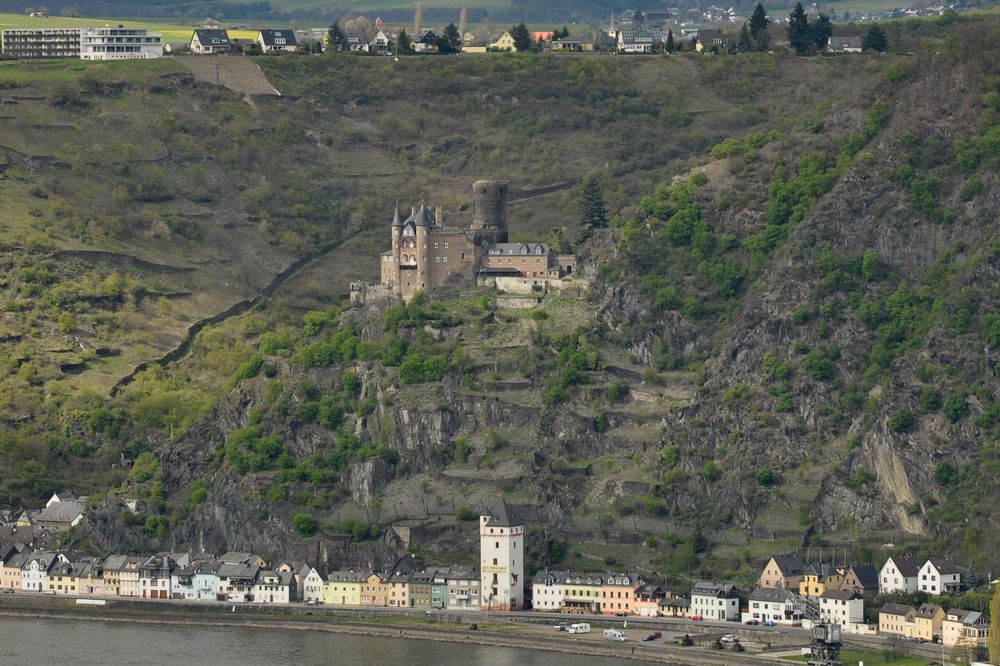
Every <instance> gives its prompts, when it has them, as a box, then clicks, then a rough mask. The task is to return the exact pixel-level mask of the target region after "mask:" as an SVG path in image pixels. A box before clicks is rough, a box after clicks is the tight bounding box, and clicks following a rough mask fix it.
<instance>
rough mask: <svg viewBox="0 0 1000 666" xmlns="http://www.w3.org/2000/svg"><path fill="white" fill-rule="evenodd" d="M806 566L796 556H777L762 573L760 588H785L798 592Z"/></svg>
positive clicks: (766, 565)
mask: <svg viewBox="0 0 1000 666" xmlns="http://www.w3.org/2000/svg"><path fill="white" fill-rule="evenodd" d="M805 569H806V567H805V565H804V564H802V562H801V561H800V560H799V558H797V557H795V556H794V555H789V554H783V555H775V556H774V557H772V558H771V559H770V560H768V561H767V564H765V565H764V569H763V570H762V571H761V573H760V580H759V581H758V583H757V585H758V587H765V588H767V587H784V588H788V589H790V590H798V589H799V583H801V582H802V576H803V574H804V573H805Z"/></svg>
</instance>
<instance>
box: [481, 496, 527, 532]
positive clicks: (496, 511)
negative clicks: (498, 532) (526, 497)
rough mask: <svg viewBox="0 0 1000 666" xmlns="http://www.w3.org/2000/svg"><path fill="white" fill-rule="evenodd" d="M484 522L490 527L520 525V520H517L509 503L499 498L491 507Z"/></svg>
mask: <svg viewBox="0 0 1000 666" xmlns="http://www.w3.org/2000/svg"><path fill="white" fill-rule="evenodd" d="M486 524H487V525H488V526H490V527H514V526H515V525H520V524H521V522H520V521H519V520H517V518H516V516H515V515H514V510H513V508H512V507H511V506H510V504H507V500H505V499H501V500H500V501H499V502H497V503H496V504H494V505H493V507H492V508H491V510H490V518H489V520H487V521H486Z"/></svg>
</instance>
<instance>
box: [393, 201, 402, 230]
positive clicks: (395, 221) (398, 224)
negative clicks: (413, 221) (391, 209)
mask: <svg viewBox="0 0 1000 666" xmlns="http://www.w3.org/2000/svg"><path fill="white" fill-rule="evenodd" d="M392 226H394V227H401V226H403V220H402V218H401V217H399V202H398V201H397V202H396V212H395V213H393V214H392Z"/></svg>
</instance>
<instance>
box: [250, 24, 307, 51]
mask: <svg viewBox="0 0 1000 666" xmlns="http://www.w3.org/2000/svg"><path fill="white" fill-rule="evenodd" d="M254 41H256V42H257V45H258V46H260V50H261V51H262V52H263V53H264V54H265V55H278V54H281V53H295V52H296V51H297V50H298V48H299V46H298V42H297V41H296V40H295V32H294V31H293V30H261V31H259V32H258V33H257V39H256V40H254Z"/></svg>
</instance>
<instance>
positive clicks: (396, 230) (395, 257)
mask: <svg viewBox="0 0 1000 666" xmlns="http://www.w3.org/2000/svg"><path fill="white" fill-rule="evenodd" d="M402 235H403V220H402V218H401V217H400V216H399V202H398V201H397V202H396V212H395V213H393V216H392V283H393V285H395V286H396V288H397V289H398V288H399V264H400V256H399V255H400V246H401V245H402Z"/></svg>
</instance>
